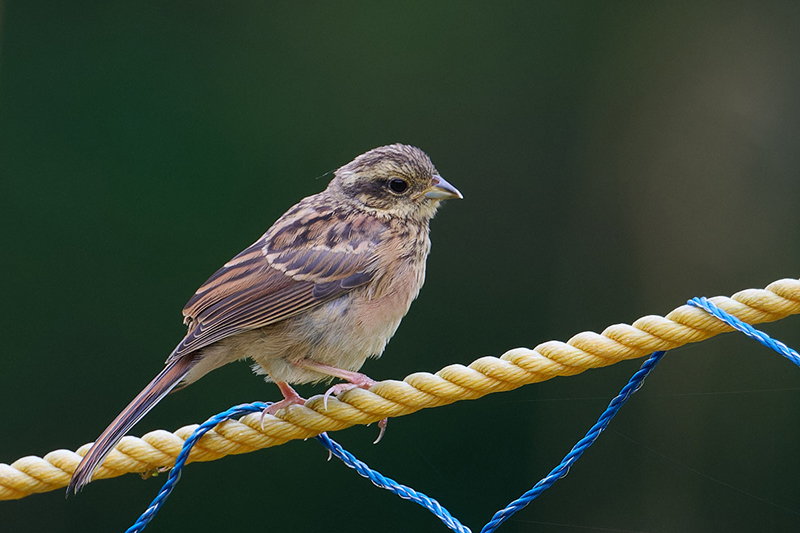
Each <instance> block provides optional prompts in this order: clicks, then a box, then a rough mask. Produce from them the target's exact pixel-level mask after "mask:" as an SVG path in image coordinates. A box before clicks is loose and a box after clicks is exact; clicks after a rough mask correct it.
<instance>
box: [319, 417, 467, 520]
mask: <svg viewBox="0 0 800 533" xmlns="http://www.w3.org/2000/svg"><path fill="white" fill-rule="evenodd" d="M317 440H319V441H320V442H321V443H322V445H323V446H325V447H326V448H327V449H328V450H329V451H330V452H331V453H332V454H333V455H335V456H336V457H338V458H339V459H341V460H342V462H344V464H345V465H347V466H349V467H350V468H352V469H354V470H355V471H356V472H358V473H359V475H360V476H361V477H365V478H367V479H369V480H370V481H372V483H373V485H375V486H376V487H378V488H381V489H386V490H388V491H390V492H392V493H394V494H397V495H398V496H400V497H401V498H403V499H404V500H411V501H412V502H414V503H417V504H419V505H421V506H423V507H424V508H426V509H427V510H429V511H430V512H432V513H433V514H435V515H436V516H437V517H438V518H439V519H440V520H441V521H442V522H444V525H446V526H447V527H449V528H450V529H452V530H453V531H457V532H460V533H472V532H471V530H470V529H469V528H468V527H466V526H465V525H463V524H462V523H461V522H459V521H458V520H457V519H456V518H455V517H453V515H451V514H450V512H449V511H448V510H447V509H445V508H444V507H442V506H441V504H439V502H437V501H436V500H434V499H433V498H431V497H430V496H426V495H425V494H422V493H421V492H417V491H415V490H414V489H412V488H411V487H406V486H405V485H401V484H400V483H398V482H397V481H395V480H393V479H391V478H388V477H384V476H383V475H382V474H381V473H380V472H377V471H375V470H372V469H371V468H370V467H368V466H367V465H366V464H365V463H363V462H361V461H359V460H358V459H356V458H355V457H354V456H353V454H351V453H350V452H348V451H347V450H345V449H344V448H342V446H341V445H340V444H339V443H337V442H336V441H334V440H333V439H331V438H330V437H328V435H327V434H325V433H322V434H321V435H318V436H317Z"/></svg>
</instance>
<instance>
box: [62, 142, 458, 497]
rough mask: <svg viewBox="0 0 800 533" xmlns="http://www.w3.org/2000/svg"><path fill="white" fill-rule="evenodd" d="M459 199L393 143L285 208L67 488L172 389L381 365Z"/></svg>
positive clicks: (408, 150)
mask: <svg viewBox="0 0 800 533" xmlns="http://www.w3.org/2000/svg"><path fill="white" fill-rule="evenodd" d="M448 198H461V193H459V192H458V190H456V189H455V187H453V186H452V185H450V184H449V183H448V182H447V181H445V180H444V179H443V178H442V177H441V176H439V173H438V172H437V171H436V169H435V168H434V166H433V164H432V163H431V161H430V159H429V158H428V156H427V155H426V154H425V153H424V152H423V151H422V150H420V149H419V148H415V147H413V146H406V145H402V144H393V145H389V146H382V147H380V148H375V149H374V150H370V151H369V152H367V153H365V154H362V155H360V156H358V157H356V158H355V159H354V160H353V161H351V162H350V163H348V164H347V165H345V166H343V167H341V168H340V169H339V170H337V171H336V173H335V176H334V178H333V180H331V182H330V184H329V185H328V188H327V189H325V190H324V191H323V192H321V193H319V194H315V195H313V196H309V197H308V198H305V199H304V200H302V201H301V202H300V203H298V204H297V205H295V206H294V207H292V208H291V209H289V211H287V212H286V213H285V214H284V215H283V216H282V217H281V218H279V219H278V220H277V221H276V222H275V224H273V226H272V227H271V228H270V229H269V230H268V231H267V232H266V233H265V234H264V235H263V236H262V237H261V238H260V239H259V240H258V241H256V242H255V243H254V244H253V245H252V246H250V247H249V248H247V249H246V250H244V251H243V252H242V253H240V254H239V255H237V256H236V257H234V258H233V259H232V260H230V261H229V262H228V263H226V264H225V265H224V266H223V267H222V268H221V269H220V270H218V271H217V272H216V273H215V274H214V275H213V276H211V278H209V279H208V281H206V282H205V284H203V286H202V287H200V288H199V289H198V290H197V292H196V293H195V295H194V296H193V297H192V298H191V299H190V300H189V302H188V303H187V304H186V307H185V308H184V310H183V314H184V317H185V318H184V322H185V323H186V324H187V325H188V328H189V331H188V333H187V335H186V337H185V338H184V339H183V340H182V341H181V342H180V343H179V344H178V346H177V347H176V348H175V350H174V351H173V352H172V354H171V355H170V356H169V358H168V359H167V362H166V367H165V368H164V370H162V371H161V373H160V374H158V376H156V377H155V378H154V379H153V381H151V382H150V383H149V384H148V385H147V387H145V389H144V390H143V391H142V392H141V393H139V395H138V396H137V397H136V398H134V400H133V401H132V402H131V403H130V404H129V405H128V407H126V408H125V410H123V411H122V413H120V414H119V415H118V416H117V418H116V419H115V420H114V421H113V422H112V423H111V424H110V425H109V427H108V428H106V430H105V431H104V432H103V433H102V434H101V435H100V437H98V439H97V441H96V442H95V443H94V445H93V446H92V448H91V449H90V450H89V452H88V453H87V455H86V457H84V459H83V460H82V461H81V463H80V465H79V466H78V468H77V469H76V471H75V473H74V474H73V476H72V479H71V480H70V483H69V486H68V487H67V493H69V492H77V491H79V490H80V489H81V488H82V487H83V486H84V485H86V484H87V483H89V481H90V480H91V477H92V475H93V474H94V471H95V470H96V469H97V467H98V466H99V465H100V464H101V463H102V461H103V459H104V458H105V457H106V455H108V453H109V452H110V451H111V450H112V449H113V448H114V446H115V445H116V444H117V442H118V441H119V439H121V438H122V436H123V435H124V434H125V433H126V432H127V431H128V430H129V429H130V428H131V427H132V426H133V425H134V424H136V422H138V421H139V420H140V419H141V418H142V417H143V416H144V415H145V414H147V412H148V411H149V410H150V409H151V408H152V407H153V406H155V404H156V403H158V402H159V401H160V400H161V399H162V398H163V397H164V396H165V395H166V394H167V393H169V392H170V391H171V390H172V389H173V388H174V387H175V386H176V385H178V384H179V383H180V385H181V386H185V385H188V384H190V383H193V382H195V381H197V380H198V379H200V378H201V377H202V376H203V375H205V374H206V373H208V372H210V371H211V370H214V369H216V368H219V367H221V366H222V365H225V364H227V363H229V362H231V361H235V360H237V359H245V358H249V359H252V360H253V361H254V365H253V368H254V370H255V371H256V372H258V373H264V374H266V376H267V378H266V379H267V380H268V381H275V382H276V383H277V384H278V386H279V387H280V390H281V392H283V394H284V397H285V400H284V401H283V402H279V403H278V404H277V405H278V406H284V405H287V404H289V403H296V402H302V400H301V399H299V397H297V396H296V395H295V393H294V391H293V390H292V389H291V387H289V385H288V383H309V382H320V381H328V380H330V379H332V378H333V377H339V378H342V379H345V380H347V381H349V382H350V383H351V384H353V385H344V386H341V385H340V386H337V387H334V388H333V389H332V390H335V391H336V392H339V391H341V390H344V389H346V388H348V387H350V386H363V387H367V386H368V385H369V384H370V383H371V380H370V379H369V378H367V377H366V376H363V375H362V374H358V373H356V371H357V370H358V369H359V368H361V366H362V365H363V364H364V361H365V360H366V359H367V358H368V357H371V356H376V357H378V356H380V355H381V353H382V352H383V349H384V348H385V346H386V343H387V342H388V341H389V339H390V338H391V336H392V335H393V334H394V332H395V330H396V329H397V327H398V325H399V324H400V320H401V319H402V318H403V316H404V315H405V314H406V312H407V311H408V309H409V306H410V305H411V302H412V301H413V300H414V298H416V297H417V294H418V293H419V290H420V288H421V287H422V284H423V282H424V280H425V260H426V258H427V256H428V252H429V251H430V240H429V238H428V224H429V222H430V219H431V218H432V217H433V216H434V214H435V213H436V210H437V208H438V206H439V201H440V200H443V199H448Z"/></svg>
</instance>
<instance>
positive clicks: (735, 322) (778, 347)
mask: <svg viewBox="0 0 800 533" xmlns="http://www.w3.org/2000/svg"><path fill="white" fill-rule="evenodd" d="M688 303H689V305H693V306H695V307H699V308H700V309H703V310H704V311H706V312H708V313H709V314H712V315H714V316H715V317H717V318H718V319H720V320H722V321H723V322H725V323H726V324H728V325H729V326H730V327H732V328H733V329H735V330H737V331H740V332H742V333H744V334H745V335H747V336H748V337H750V338H751V339H755V340H757V341H758V342H760V343H761V344H763V345H764V346H766V347H767V348H771V349H773V350H775V351H776V352H778V353H779V354H781V355H782V356H784V357H785V358H786V359H788V360H789V361H791V362H792V363H794V364H796V365H797V366H800V354H798V353H797V352H796V351H794V350H792V349H791V348H789V347H788V346H786V345H785V344H783V343H782V342H781V341H779V340H775V339H773V338H772V337H770V336H769V335H767V334H766V333H764V332H763V331H759V330H757V329H756V328H754V327H753V326H751V325H750V324H745V323H744V322H742V321H741V320H739V319H738V318H736V317H735V316H733V315H731V314H728V313H726V312H725V311H723V310H722V309H720V308H719V307H717V306H716V305H714V304H712V303H711V302H710V301H709V300H708V298H706V297H701V298H692V299H691V300H689V302H688Z"/></svg>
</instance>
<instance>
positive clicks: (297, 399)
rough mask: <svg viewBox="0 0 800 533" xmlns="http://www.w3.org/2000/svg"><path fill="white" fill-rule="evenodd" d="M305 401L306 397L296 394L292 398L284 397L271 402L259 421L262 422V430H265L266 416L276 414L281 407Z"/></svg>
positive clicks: (302, 403) (300, 403)
mask: <svg viewBox="0 0 800 533" xmlns="http://www.w3.org/2000/svg"><path fill="white" fill-rule="evenodd" d="M305 403H306V400H305V398H302V397H300V396H297V395H295V396H292V397H290V398H284V399H283V400H281V401H279V402H275V403H273V404H271V405H270V406H269V407H267V408H266V409H264V410H263V411H261V419H260V421H259V423H260V424H261V430H262V431H263V430H264V417H265V416H267V415H275V413H277V412H278V411H280V410H281V409H285V408H286V407H289V406H290V405H305Z"/></svg>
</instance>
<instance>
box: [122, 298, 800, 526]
mask: <svg viewBox="0 0 800 533" xmlns="http://www.w3.org/2000/svg"><path fill="white" fill-rule="evenodd" d="M689 305H693V306H696V307H699V308H701V309H704V310H705V311H707V312H708V313H710V314H712V315H713V316H715V317H717V318H719V319H720V320H722V321H723V322H725V323H726V324H728V325H729V326H731V327H733V328H734V329H737V330H738V331H741V332H742V333H744V334H745V335H747V336H748V337H750V338H753V339H756V340H757V341H759V342H760V343H761V344H763V345H764V346H767V347H768V348H772V349H773V350H775V351H776V352H778V353H780V354H781V355H783V356H784V357H786V358H787V359H789V360H790V361H792V362H793V363H794V364H796V365H798V366H800V354H798V353H797V352H796V351H794V350H792V349H791V348H789V347H788V346H786V345H785V344H783V343H782V342H780V341H778V340H775V339H772V338H771V337H770V336H769V335H767V334H766V333H764V332H762V331H759V330H757V329H755V328H754V327H752V326H750V325H749V324H745V323H744V322H742V321H741V320H739V319H738V318H736V317H734V316H732V315H730V314H728V313H726V312H725V311H723V310H722V309H720V308H719V307H717V306H716V305H714V304H713V303H711V302H710V301H708V300H707V299H706V298H692V299H691V300H689ZM665 354H666V352H654V353H653V354H652V355H650V357H649V358H648V359H647V360H646V361H645V362H644V364H642V366H641V368H640V369H639V370H638V371H637V372H636V373H635V374H634V375H633V376H632V377H631V379H630V380H629V381H628V383H627V385H625V387H623V388H622V390H621V391H620V393H619V394H618V395H617V396H616V397H615V398H614V399H613V400H611V402H610V403H609V404H608V407H607V408H606V410H605V411H604V412H603V414H602V415H600V418H599V419H598V420H597V423H595V425H594V426H592V428H591V429H590V430H589V431H588V432H587V433H586V435H585V436H584V437H583V438H582V439H581V440H580V441H578V443H577V444H576V445H575V446H574V447H573V448H572V449H571V450H570V452H569V453H568V454H567V455H566V456H565V457H564V459H562V460H561V463H560V464H559V465H558V466H556V467H555V468H554V469H553V470H551V471H550V473H549V474H547V476H545V477H544V478H543V479H542V480H540V481H539V482H538V483H537V484H536V485H534V486H533V488H531V489H530V490H529V491H527V492H526V493H525V494H523V495H522V496H520V497H519V498H518V499H516V500H514V501H513V502H511V503H510V504H508V506H507V507H505V508H504V509H501V510H500V511H498V512H497V513H495V515H494V516H493V517H492V519H491V521H489V523H488V524H486V525H485V526H484V527H483V529H481V533H492V532H494V531H496V530H497V528H498V527H500V525H501V524H502V523H503V522H505V521H506V520H508V519H509V518H510V517H511V516H512V515H513V514H514V513H516V512H517V511H519V510H521V509H523V508H525V507H526V506H527V505H528V504H529V503H531V502H532V501H533V500H535V499H536V498H537V497H538V496H539V495H540V494H541V493H543V492H544V491H546V490H547V489H549V488H550V487H552V486H553V485H554V484H555V482H556V481H558V480H559V479H561V478H563V477H564V476H566V475H567V473H568V472H569V469H570V467H571V466H572V465H573V464H574V463H575V462H576V461H577V460H578V459H579V458H580V457H581V455H583V452H585V451H586V450H587V448H589V447H590V446H591V445H592V444H594V442H595V441H596V440H597V438H598V437H599V436H600V434H601V433H602V432H603V431H604V430H605V429H606V428H607V427H608V425H609V423H610V422H611V420H612V419H613V418H614V416H616V414H617V413H618V412H619V410H620V409H621V408H622V406H623V405H625V402H627V401H628V399H629V398H630V397H631V395H633V394H634V393H635V392H637V391H638V390H639V389H640V388H641V387H642V385H643V384H644V380H645V378H646V377H647V376H648V375H649V374H650V372H652V371H653V369H654V368H655V367H656V365H657V364H658V362H659V361H660V360H661V358H663V357H664V355H665ZM269 405H270V404H269V403H264V402H254V403H249V404H242V405H237V406H236V407H232V408H230V409H228V410H227V411H225V412H223V413H220V414H218V415H216V416H213V417H211V418H209V419H208V420H207V421H205V422H204V423H203V424H201V425H200V426H199V427H198V428H197V429H196V430H195V431H194V433H192V435H191V436H190V437H189V438H188V439H186V442H185V443H184V445H183V449H182V450H181V453H180V454H179V455H178V458H177V459H176V460H175V466H174V467H173V469H172V471H171V472H170V474H169V478H168V479H167V481H166V482H165V483H164V486H163V487H162V488H161V491H160V492H159V493H158V496H156V498H155V499H154V500H153V501H152V503H151V504H150V506H149V507H148V508H147V510H146V511H145V512H144V513H142V515H141V516H140V517H139V519H138V520H137V521H136V523H135V524H133V525H132V526H131V527H130V528H128V529H127V531H126V533H138V532H140V531H142V530H143V529H144V528H145V527H147V524H148V523H150V521H151V520H152V519H153V517H154V516H155V514H156V513H157V512H158V511H159V510H160V509H161V507H162V506H163V505H164V502H165V501H166V499H167V498H168V497H169V495H170V493H171V492H172V491H173V489H174V488H175V485H176V484H177V483H178V480H180V477H181V471H182V470H183V467H184V465H185V464H186V460H187V459H188V458H189V452H190V451H191V449H192V447H193V446H194V445H195V444H196V443H197V441H198V440H199V439H200V437H202V436H203V435H205V434H206V433H207V432H208V431H209V430H211V429H212V428H214V427H215V426H216V425H217V424H219V423H220V422H223V421H225V420H228V419H230V418H238V417H241V416H244V415H246V414H250V413H258V412H261V411H263V410H264V409H266V408H267V407H269ZM316 438H317V440H318V441H319V442H320V443H321V444H322V445H323V446H324V447H325V448H327V449H328V451H330V453H331V454H333V455H335V456H336V457H337V458H338V459H340V460H341V461H342V462H344V464H345V465H347V466H348V467H350V468H352V469H354V470H355V471H356V472H358V474H359V475H361V476H362V477H365V478H367V479H369V480H370V481H371V482H372V483H373V484H374V485H375V486H377V487H379V488H382V489H386V490H389V491H391V492H392V493H394V494H396V495H398V496H400V497H401V498H403V499H406V500H411V501H412V502H415V503H417V504H419V505H421V506H423V507H424V508H426V509H428V510H429V511H430V512H432V513H433V514H434V515H436V516H437V517H438V518H439V519H440V520H441V521H442V522H443V523H444V524H445V525H446V526H447V527H448V528H450V529H451V530H453V531H456V532H458V533H471V531H470V529H469V528H468V527H466V526H464V525H463V524H461V522H459V521H458V520H457V519H456V518H455V517H453V516H452V515H451V514H450V513H449V512H448V511H447V509H445V508H444V507H442V506H441V505H440V504H439V502H437V501H436V500H435V499H433V498H431V497H429V496H426V495H425V494H423V493H421V492H417V491H415V490H414V489H412V488H410V487H406V486H405V485H401V484H400V483H398V482H396V481H394V480H393V479H391V478H387V477H384V476H383V475H381V474H380V473H379V472H377V471H375V470H372V469H371V468H369V467H368V466H367V465H366V464H365V463H363V462H361V461H359V460H358V459H356V458H355V456H353V455H352V454H351V453H350V452H348V451H347V450H345V449H344V448H342V447H341V445H339V444H338V443H337V442H335V441H334V440H333V439H331V438H330V437H328V435H327V434H325V433H322V434H321V435H318V436H317V437H316Z"/></svg>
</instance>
